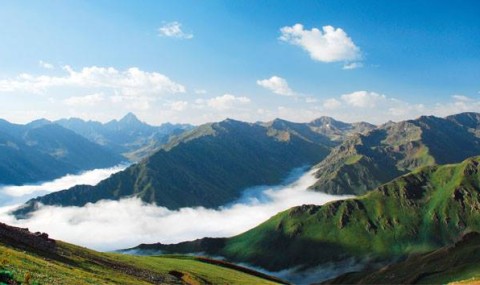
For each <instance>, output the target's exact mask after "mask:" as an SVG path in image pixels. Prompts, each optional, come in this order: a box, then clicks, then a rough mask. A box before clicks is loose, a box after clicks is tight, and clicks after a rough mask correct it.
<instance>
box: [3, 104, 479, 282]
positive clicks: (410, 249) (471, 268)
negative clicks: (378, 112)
mask: <svg viewBox="0 0 480 285" xmlns="http://www.w3.org/2000/svg"><path fill="white" fill-rule="evenodd" d="M122 121H123V123H121V124H124V125H125V126H126V125H129V124H130V125H131V127H126V128H124V129H123V130H122V132H125V130H130V129H137V130H139V129H141V128H140V127H138V128H136V127H134V126H140V125H141V124H142V123H141V122H140V125H139V124H138V122H139V121H138V119H136V118H135V117H134V116H133V115H127V116H126V118H124V119H122V120H120V121H118V122H116V123H120V122H122ZM128 122H129V123H128ZM112 124H113V123H112ZM53 125H55V127H56V128H61V129H62V130H65V129H64V128H62V127H60V126H59V125H56V124H53ZM106 125H107V124H106ZM44 126H52V124H51V123H49V122H45V121H37V122H34V123H32V124H31V125H30V127H31V128H43V127H44ZM187 128H188V127H187ZM7 129H8V128H7ZM120 129H121V128H120ZM65 131H68V130H65ZM68 132H69V133H72V132H71V131H68ZM5 133H6V132H5ZM145 134H147V135H145ZM148 134H149V132H148V131H144V132H141V131H138V132H134V134H132V136H131V137H129V139H125V140H123V143H119V144H118V146H119V147H118V149H123V150H122V151H124V152H122V154H123V155H125V154H126V153H128V152H129V150H128V149H127V147H128V146H129V142H131V141H132V140H133V141H135V137H136V135H139V136H141V137H142V136H143V137H144V138H145V137H149V135H148ZM85 135H86V134H85ZM126 137H128V135H127V136H126ZM104 138H106V137H104ZM113 138H114V136H112V137H110V139H112V141H117V142H120V141H122V140H120V139H113ZM82 139H84V140H86V139H85V138H82ZM90 139H91V140H93V138H90ZM87 142H88V141H87ZM89 143H92V142H89ZM94 145H95V146H97V147H100V146H99V145H98V144H94ZM109 145H113V144H112V143H109ZM140 145H142V144H141V143H140V144H137V145H136V146H137V147H139V146H140ZM43 149H47V148H43ZM132 149H133V148H132ZM140 149H147V151H146V152H145V154H147V153H148V155H147V156H146V157H145V158H143V159H141V160H140V161H139V162H138V163H136V164H134V165H132V166H130V167H128V168H127V169H126V170H124V171H121V172H119V173H116V174H114V175H112V176H111V177H110V178H107V179H105V180H103V181H102V182H100V183H99V184H98V185H96V186H86V185H77V186H75V187H72V188H70V189H66V190H63V191H59V192H55V193H51V194H48V195H45V196H43V197H38V198H35V199H32V200H30V201H28V202H27V203H26V204H25V205H24V206H23V207H22V208H19V209H17V210H15V211H14V214H15V215H16V216H17V217H21V218H28V217H29V214H30V213H31V212H32V211H35V209H37V207H38V205H39V204H40V203H41V204H43V205H57V206H84V205H86V204H87V203H95V202H97V201H100V200H104V199H107V200H119V199H122V198H127V197H132V196H133V197H138V198H140V199H142V200H143V201H145V202H147V203H154V204H156V205H158V206H164V207H167V208H169V209H179V208H181V207H195V206H203V207H207V208H216V207H220V206H224V205H228V204H229V203H231V202H233V201H235V200H236V199H238V198H239V197H240V196H241V194H242V192H243V190H245V189H246V188H248V187H251V186H257V185H273V184H277V183H279V182H281V181H282V180H283V179H284V178H285V177H286V176H287V175H288V173H289V172H290V171H291V170H292V169H294V168H298V167H302V166H312V165H313V167H314V170H315V172H316V173H315V178H316V182H315V183H314V184H313V185H312V186H311V187H310V190H311V191H320V192H326V193H330V194H354V195H356V197H355V198H351V199H345V200H340V201H335V202H331V203H327V204H325V205H302V206H297V207H294V208H291V209H287V210H285V211H283V212H280V213H278V214H277V215H275V216H273V217H271V218H270V219H268V220H267V221H265V222H264V223H262V224H260V225H258V226H257V227H254V228H253V229H251V230H249V231H247V232H244V233H242V234H240V235H237V236H234V237H226V238H203V239H199V240H195V241H191V242H182V243H179V244H170V245H165V244H160V243H156V244H142V245H139V246H138V247H136V248H134V249H133V250H134V251H141V252H144V253H148V254H165V253H175V254H193V255H198V254H201V255H208V256H212V257H222V258H225V259H226V262H227V263H228V262H235V263H242V264H248V265H251V266H255V267H261V268H263V269H266V270H269V271H272V272H277V273H278V272H304V273H305V272H313V271H312V270H316V271H317V272H318V271H322V270H323V271H325V272H324V273H323V275H322V278H319V279H318V280H317V281H318V282H322V281H325V282H327V283H343V282H349V283H350V282H351V283H370V282H371V283H385V282H402V283H403V282H407V283H415V282H427V281H428V282H433V281H435V282H441V283H442V282H446V281H453V280H463V279H468V278H470V277H471V276H479V275H480V268H479V267H478V266H476V260H477V259H475V254H474V253H475V252H477V251H476V250H478V242H479V241H478V234H477V233H476V232H480V222H479V221H480V157H479V156H477V155H479V154H480V114H477V113H462V114H457V115H452V116H448V117H445V118H437V117H433V116H422V117H419V118H417V119H414V120H407V121H402V122H397V123H395V122H388V123H386V124H383V125H380V126H374V125H371V124H368V123H363V122H362V123H353V124H348V123H343V122H340V121H336V120H334V119H332V118H328V117H321V118H319V119H317V120H314V121H312V122H309V123H293V122H289V121H285V120H281V119H275V120H273V121H270V122H258V123H245V122H240V121H235V120H232V119H227V120H224V121H221V122H216V123H208V124H204V125H201V126H198V127H195V128H192V129H189V130H187V131H183V132H179V134H177V135H173V136H170V137H169V138H168V141H166V142H165V143H158V145H156V146H155V147H152V148H149V147H146V148H142V147H141V148H140ZM137 150H138V148H137ZM117 154H118V153H117ZM469 250H472V251H473V253H472V252H468V251H469ZM448 254H450V255H452V256H455V258H456V259H455V262H449V261H445V260H442V259H446V257H447V255H448ZM152 258H153V257H152ZM192 258H193V257H192ZM127 259H128V258H126V259H125V260H124V261H126V260H127ZM193 259H195V258H193ZM128 261H129V262H136V263H142V262H144V261H138V260H136V261H133V259H132V260H128ZM197 261H198V260H197ZM212 262H213V261H212ZM422 262H428V265H427V266H423V265H422V266H421V264H422ZM142 264H143V263H142ZM352 265H353V266H352ZM122 266H123V265H122ZM229 266H230V265H229ZM332 266H333V267H335V268H336V271H335V272H332V273H329V272H328V270H327V269H328V268H331V267H332ZM325 268H327V269H325ZM449 268H450V269H449ZM451 268H454V269H455V270H454V271H452V270H453V269H451ZM142 270H143V269H142ZM212 270H213V269H212ZM174 271H177V269H175V270H174ZM352 271H355V272H352ZM187 273H188V272H187ZM342 273H345V274H342ZM192 274H193V273H192V272H189V273H188V274H186V273H183V275H182V276H191V275H192ZM305 274H306V273H305ZM455 274H456V275H455ZM182 280H183V281H185V280H184V279H182ZM197 281H198V280H197ZM185 282H186V281H185ZM187 283H188V282H187ZM198 283H206V282H203V281H202V282H198Z"/></svg>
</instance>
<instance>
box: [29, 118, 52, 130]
mask: <svg viewBox="0 0 480 285" xmlns="http://www.w3.org/2000/svg"><path fill="white" fill-rule="evenodd" d="M51 123H52V122H51V121H49V120H47V119H38V120H35V121H32V122H30V123H28V124H27V126H29V127H32V128H38V127H43V126H45V125H49V124H51Z"/></svg>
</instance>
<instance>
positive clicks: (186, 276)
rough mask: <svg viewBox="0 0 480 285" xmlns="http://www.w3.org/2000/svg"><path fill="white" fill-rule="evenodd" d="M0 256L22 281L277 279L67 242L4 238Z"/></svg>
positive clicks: (259, 281)
mask: <svg viewBox="0 0 480 285" xmlns="http://www.w3.org/2000/svg"><path fill="white" fill-rule="evenodd" d="M0 261H1V267H0V278H1V276H3V275H2V272H3V274H4V275H5V276H6V275H8V274H10V275H11V276H10V275H8V276H10V277H11V278H12V279H13V280H15V281H16V282H17V283H18V284H153V283H155V284H156V283H167V284H181V283H182V282H186V283H188V284H277V283H275V282H273V281H268V280H265V279H262V278H259V277H257V276H253V275H251V274H246V273H244V272H240V271H238V270H234V269H231V268H225V267H221V266H216V265H213V264H208V263H204V262H201V261H198V260H195V259H193V258H190V257H182V256H168V257H161V256H158V257H157V256H150V257H143V256H130V255H122V254H116V253H100V252H96V251H93V250H89V249H85V248H81V247H77V246H73V245H71V244H67V243H63V242H57V249H56V253H44V252H35V250H34V249H32V250H25V249H23V250H18V249H16V248H13V247H10V246H9V245H8V244H5V243H3V242H0ZM0 280H2V279H0ZM26 281H28V282H26Z"/></svg>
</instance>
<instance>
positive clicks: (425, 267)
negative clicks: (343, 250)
mask: <svg viewBox="0 0 480 285" xmlns="http://www.w3.org/2000/svg"><path fill="white" fill-rule="evenodd" d="M452 282H455V283H460V284H462V283H463V284H470V283H471V284H474V283H475V282H476V284H478V282H480V234H479V233H477V232H472V233H469V234H467V235H465V236H464V237H463V238H462V239H461V240H460V241H458V242H456V243H455V244H454V245H449V246H446V247H442V248H440V249H437V250H434V251H431V252H428V253H424V254H419V255H412V256H410V257H409V258H407V259H406V260H404V261H402V262H399V263H395V264H391V265H388V266H386V267H383V268H380V269H379V270H366V271H363V272H352V273H348V274H344V275H342V276H339V277H337V278H335V279H333V280H329V281H327V282H325V283H326V284H394V283H395V284H447V283H452Z"/></svg>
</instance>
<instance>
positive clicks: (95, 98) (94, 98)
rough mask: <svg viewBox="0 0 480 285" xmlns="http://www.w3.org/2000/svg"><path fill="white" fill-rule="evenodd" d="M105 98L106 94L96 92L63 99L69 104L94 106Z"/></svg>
mask: <svg viewBox="0 0 480 285" xmlns="http://www.w3.org/2000/svg"><path fill="white" fill-rule="evenodd" d="M103 100H105V94H103V93H94V94H90V95H86V96H72V97H68V98H67V99H65V100H63V102H64V103H65V104H66V105H69V106H93V105H95V104H97V103H100V102H102V101H103Z"/></svg>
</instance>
